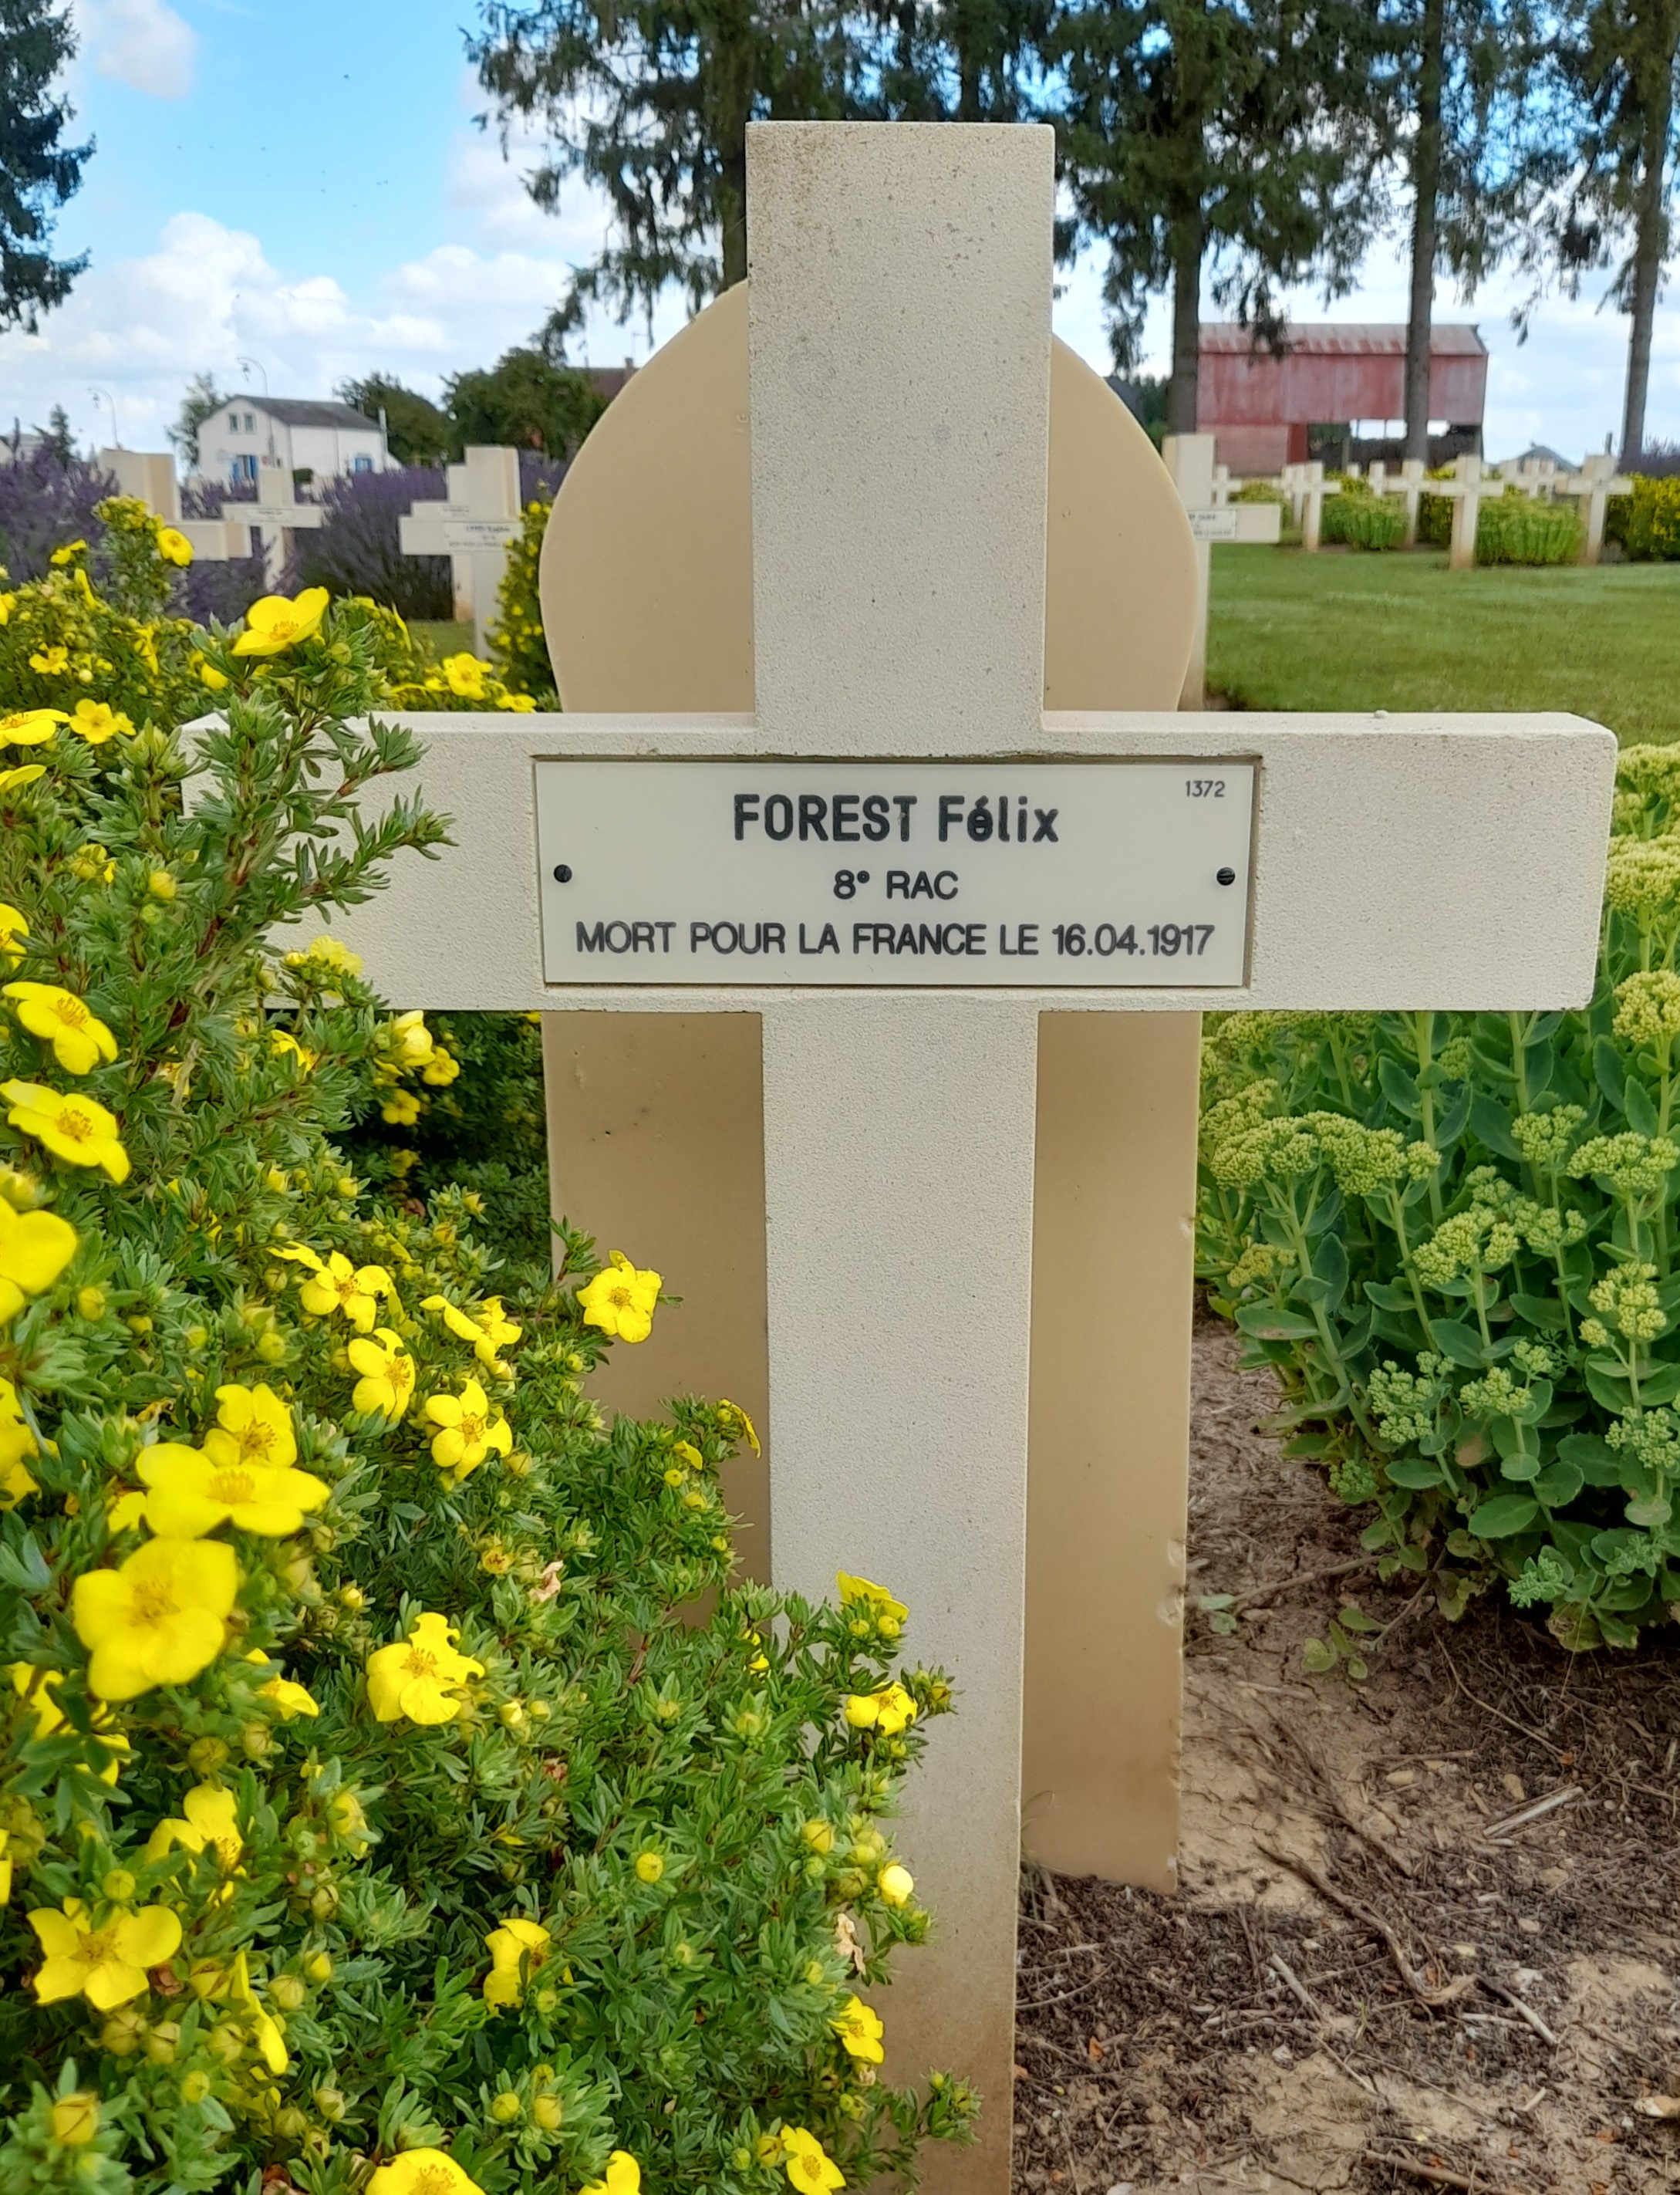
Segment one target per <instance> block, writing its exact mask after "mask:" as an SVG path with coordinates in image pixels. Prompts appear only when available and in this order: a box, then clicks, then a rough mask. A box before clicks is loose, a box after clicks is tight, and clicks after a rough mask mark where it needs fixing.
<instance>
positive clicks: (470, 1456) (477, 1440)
mask: <svg viewBox="0 0 1680 2195" xmlns="http://www.w3.org/2000/svg"><path fill="white" fill-rule="evenodd" d="M425 1414H426V1415H427V1416H428V1417H429V1419H430V1420H431V1421H432V1423H433V1424H434V1426H440V1427H441V1429H442V1430H441V1431H440V1432H437V1433H435V1434H434V1436H433V1438H432V1461H433V1462H434V1464H436V1465H437V1466H438V1468H439V1469H440V1471H452V1472H454V1474H455V1483H456V1484H457V1486H458V1485H459V1484H460V1483H461V1482H462V1480H463V1478H467V1477H468V1476H469V1474H470V1473H471V1472H475V1471H476V1470H477V1469H478V1467H479V1466H480V1464H481V1463H482V1462H483V1461H484V1459H485V1457H486V1455H488V1454H489V1453H490V1451H491V1449H495V1451H496V1453H497V1455H506V1454H507V1453H508V1451H509V1449H510V1448H512V1446H513V1444H514V1436H513V1429H512V1427H511V1426H509V1423H508V1421H507V1420H506V1419H505V1418H504V1417H503V1415H502V1414H501V1412H500V1411H499V1410H497V1411H492V1409H491V1407H490V1398H489V1397H488V1396H487V1395H486V1393H485V1391H484V1390H483V1388H482V1387H480V1385H479V1383H478V1381H477V1380H466V1381H465V1382H464V1383H463V1386H462V1389H461V1392H460V1394H459V1395H458V1397H457V1396H455V1395H432V1396H429V1397H427V1401H426V1410H425Z"/></svg>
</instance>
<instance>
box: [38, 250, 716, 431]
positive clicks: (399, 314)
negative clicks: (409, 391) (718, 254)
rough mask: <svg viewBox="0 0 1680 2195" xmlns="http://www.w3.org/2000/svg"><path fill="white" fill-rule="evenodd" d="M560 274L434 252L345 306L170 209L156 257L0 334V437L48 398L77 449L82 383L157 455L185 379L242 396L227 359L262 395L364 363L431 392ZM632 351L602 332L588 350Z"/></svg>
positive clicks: (471, 254)
mask: <svg viewBox="0 0 1680 2195" xmlns="http://www.w3.org/2000/svg"><path fill="white" fill-rule="evenodd" d="M556 227H557V228H559V227H561V224H556ZM570 272H571V268H570V263H569V262H568V260H567V258H566V257H565V256H562V255H561V253H560V252H558V251H549V252H538V251H515V250H499V251H480V250H477V249H475V248H474V247H473V246H471V245H465V244H446V245H439V246H438V247H437V248H436V249H435V250H434V251H430V252H428V253H427V254H426V255H425V256H423V257H422V258H418V259H413V260H410V261H408V262H405V263H404V264H402V265H400V266H398V267H395V268H392V269H391V270H390V271H389V273H388V274H385V275H384V276H383V277H382V278H381V279H380V281H379V283H378V285H377V291H376V293H375V294H373V295H372V296H371V297H365V298H356V297H351V296H350V295H349V294H348V292H347V291H345V290H344V288H343V287H342V285H341V284H340V283H339V282H337V281H336V280H335V279H333V278H332V277H331V276H330V275H325V274H302V275H296V276H292V275H287V274H282V273H281V272H280V271H279V269H277V268H275V267H274V266H273V265H272V264H271V262H269V260H268V256H267V254H266V252H265V251H264V250H263V247H262V242H261V239H259V238H257V237H256V236H254V235H252V234H251V233H250V232H249V231H246V230H242V229H235V228H227V227H224V226H223V224H222V222H217V221H215V220H213V219H212V218H211V217H210V216H209V215H207V214H202V213H181V214H176V215H175V216H174V217H173V218H172V219H171V220H170V222H168V223H167V224H166V225H165V227H164V231H163V233H162V235H161V237H160V238H159V239H158V249H157V250H156V251H153V252H151V253H148V254H147V255H146V256H143V257H141V258H137V259H127V260H119V261H117V262H113V263H111V264H109V265H106V266H103V267H101V266H97V265H95V267H93V268H90V269H89V272H88V273H87V274H84V275H83V277H82V279H80V281H78V284H77V285H76V287H75V288H74V289H73V290H72V292H71V295H70V297H69V299H68V301H67V302H66V303H65V304H64V305H63V306H62V307H60V309H59V310H58V311H57V312H55V313H53V314H49V316H48V317H47V318H45V319H44V320H43V321H42V323H41V328H40V331H39V333H38V334H37V335H34V336H29V335H25V334H22V333H20V332H13V333H11V334H9V335H6V336H3V337H0V427H4V428H7V429H9V426H10V423H11V420H12V418H13V417H14V416H16V417H17V418H20V419H21V420H22V422H23V423H24V424H25V425H26V426H27V425H30V424H32V423H35V422H36V421H37V420H41V419H44V418H45V417H46V415H47V413H48V412H49V409H50V408H51V406H53V405H54V404H55V403H62V404H63V405H64V406H65V408H66V411H67V412H69V414H70V418H71V421H72V426H73V427H74V428H75V429H76V431H77V432H78V435H80V436H81V437H82V438H83V439H84V440H94V439H96V440H98V441H105V440H106V438H107V435H108V431H109V429H108V423H107V418H108V415H106V413H105V412H104V410H103V407H102V406H101V408H100V410H99V412H97V414H96V413H95V405H94V400H93V399H92V397H91V395H89V389H90V386H95V385H96V386H97V387H99V388H100V389H108V390H110V391H111V393H112V395H113V396H114V397H115V399H116V401H117V408H118V420H119V423H120V426H121V431H122V435H123V439H124V441H125V442H127V443H128V444H129V446H131V447H134V448H146V449H161V448H162V447H163V446H164V441H163V437H164V429H165V428H166V427H167V425H168V424H169V423H170V421H171V420H172V419H173V418H174V417H175V412H176V408H177V406H179V403H180V400H181V392H182V390H183V389H184V387H185V385H186V383H187V378H188V377H189V375H191V374H193V373H196V372H201V371H202V372H210V373H213V374H214V375H215V376H216V378H217V380H218V381H219V382H220V383H222V385H223V386H224V387H230V388H231V387H239V386H243V385H244V383H245V377H244V375H243V373H242V372H241V370H240V367H239V359H240V358H241V357H253V358H256V359H259V360H261V361H262V366H263V367H264V368H265V369H266V371H267V373H268V387H269V389H271V390H272V391H273V394H274V395H277V396H279V395H289V396H325V395H328V394H330V392H331V389H332V387H333V385H334V383H337V382H338V381H340V380H342V379H344V378H345V377H348V376H351V375H355V374H361V373H365V372H369V371H371V370H372V369H374V368H378V369H380V370H383V371H384V372H394V373H397V374H399V375H400V376H402V377H404V378H405V379H406V380H408V381H409V382H410V383H412V384H414V385H417V386H419V387H422V388H425V389H431V390H435V389H436V388H437V385H438V383H439V382H440V379H441V377H443V376H444V375H445V374H446V373H451V372H457V371H459V370H460V369H461V368H463V367H466V366H479V365H485V364H488V363H489V362H490V361H491V360H493V359H495V358H496V357H497V356H498V354H499V353H500V352H501V351H503V350H504V349H507V348H508V346H509V344H512V343H519V342H521V341H523V340H524V339H525V338H526V337H527V336H529V335H530V334H531V332H532V331H533V330H534V329H535V328H536V327H537V326H538V325H539V324H540V323H541V321H542V320H543V317H544V314H546V313H547V311H548V310H549V307H550V306H551V305H552V304H553V303H554V302H555V299H556V298H557V297H559V296H560V295H561V293H562V291H563V290H564V288H565V286H566V284H567V280H568V279H569V276H570ZM676 324H680V315H673V326H675V325H676ZM663 332H670V331H669V330H665V331H663ZM633 347H636V346H632V345H631V344H629V343H625V342H624V337H622V335H621V334H619V332H618V331H616V330H614V331H612V332H611V334H610V337H608V338H607V340H606V342H605V343H604V345H603V346H602V347H601V349H599V352H598V354H599V355H601V356H604V357H607V358H616V357H618V356H619V355H621V354H623V353H624V351H625V350H626V349H630V348H633ZM642 348H645V346H642ZM259 385H260V384H259Z"/></svg>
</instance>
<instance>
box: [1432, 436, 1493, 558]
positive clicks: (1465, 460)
mask: <svg viewBox="0 0 1680 2195" xmlns="http://www.w3.org/2000/svg"><path fill="white" fill-rule="evenodd" d="M1424 493H1425V494H1427V495H1444V496H1446V497H1447V499H1448V500H1449V501H1450V502H1451V504H1452V505H1453V532H1452V536H1451V539H1450V541H1449V543H1448V546H1447V569H1448V570H1449V571H1453V572H1468V571H1470V570H1472V569H1473V568H1474V567H1475V564H1476V528H1477V527H1478V526H1479V524H1480V523H1481V519H1482V504H1483V502H1484V501H1485V500H1486V498H1487V497H1488V496H1490V495H1502V494H1503V493H1505V490H1504V488H1503V487H1502V486H1501V484H1500V482H1499V481H1498V480H1497V479H1492V478H1490V477H1489V476H1488V475H1487V474H1486V473H1484V472H1483V471H1482V460H1481V458H1477V457H1462V458H1454V459H1453V477H1452V479H1451V480H1446V481H1430V483H1429V485H1428V487H1426V488H1425V489H1424Z"/></svg>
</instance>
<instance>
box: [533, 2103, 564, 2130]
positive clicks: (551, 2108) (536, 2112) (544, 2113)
mask: <svg viewBox="0 0 1680 2195" xmlns="http://www.w3.org/2000/svg"><path fill="white" fill-rule="evenodd" d="M531 2116H532V2119H533V2120H534V2121H535V2123H536V2124H537V2125H538V2126H539V2127H541V2128H542V2129H543V2131H544V2134H552V2133H553V2132H554V2131H555V2128H556V2127H558V2126H559V2124H560V2123H561V2119H562V2117H564V2116H565V2113H564V2111H563V2110H562V2109H561V2101H560V2098H559V2097H558V2096H534V2097H533V2098H532V2103H531Z"/></svg>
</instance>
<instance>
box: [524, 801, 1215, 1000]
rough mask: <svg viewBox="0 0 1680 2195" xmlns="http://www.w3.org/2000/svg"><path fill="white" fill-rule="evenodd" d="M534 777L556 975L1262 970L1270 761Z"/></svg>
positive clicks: (604, 979)
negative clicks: (1254, 947)
mask: <svg viewBox="0 0 1680 2195" xmlns="http://www.w3.org/2000/svg"><path fill="white" fill-rule="evenodd" d="M534 767H535V769H536V773H537V787H536V790H537V838H538V859H539V861H540V862H541V884H542V906H543V968H544V980H545V981H546V982H550V983H613V984H618V985H622V984H624V983H711V984H716V983H730V984H734V983H742V984H767V983H779V984H801V985H806V984H895V985H897V984H933V985H940V986H952V985H957V986H962V987H969V986H972V985H975V984H1015V985H1019V986H1027V987H1031V988H1035V989H1042V988H1045V987H1047V986H1064V985H1065V986H1070V987H1072V986H1077V987H1079V988H1086V987H1090V986H1102V987H1107V988H1136V987H1138V986H1141V985H1147V984H1170V985H1171V986H1172V987H1173V988H1177V989H1182V988H1185V987H1186V986H1189V985H1207V986H1209V987H1210V988H1221V989H1226V988H1234V987H1236V986H1240V985H1241V984H1242V983H1243V982H1246V966H1247V947H1248V898H1249V850H1250V837H1251V829H1252V819H1253V810H1254V781H1255V772H1256V768H1257V765H1256V764H1255V763H1252V762H1223V761H1222V762H1154V761H1149V762H1134V761H1113V762H1062V761H1052V762H1037V763H1000V762H992V761H978V762H966V763H964V762H903V761H893V762H878V763H871V762H864V763H860V762H844V763H824V762H793V763H766V762H758V761H754V762H670V761H665V760H648V761H645V762H644V761H636V762H595V761H589V760H571V759H567V760H560V759H555V760H552V761H539V762H538V763H536V764H535V765H534Z"/></svg>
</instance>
